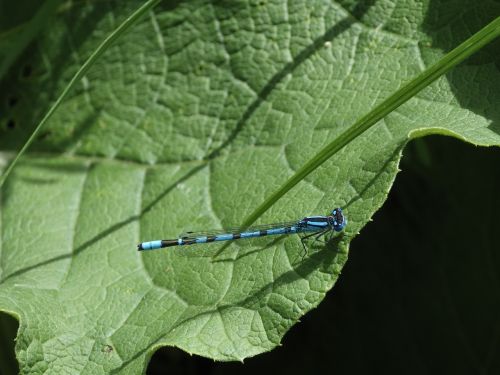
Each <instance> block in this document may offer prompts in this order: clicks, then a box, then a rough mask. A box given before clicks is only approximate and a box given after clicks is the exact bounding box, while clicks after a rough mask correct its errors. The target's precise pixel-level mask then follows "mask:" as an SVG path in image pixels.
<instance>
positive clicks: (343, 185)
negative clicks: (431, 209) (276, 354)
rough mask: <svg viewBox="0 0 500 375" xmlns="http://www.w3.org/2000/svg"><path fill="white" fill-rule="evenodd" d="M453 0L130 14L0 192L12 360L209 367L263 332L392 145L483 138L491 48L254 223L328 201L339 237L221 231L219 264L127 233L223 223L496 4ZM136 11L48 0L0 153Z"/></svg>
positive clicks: (491, 79) (489, 132) (388, 170)
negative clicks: (224, 238) (160, 358)
mask: <svg viewBox="0 0 500 375" xmlns="http://www.w3.org/2000/svg"><path fill="white" fill-rule="evenodd" d="M465 3H466V2H465V1H458V0H457V1H455V3H454V4H447V7H446V9H444V8H443V9H441V8H440V5H439V4H434V2H432V1H431V2H428V3H421V2H415V3H414V2H411V1H408V2H405V4H404V5H403V3H398V4H401V5H395V3H394V2H386V1H378V2H374V3H373V4H372V3H371V2H369V3H366V4H365V3H352V2H345V3H344V2H339V3H331V2H327V1H316V2H314V4H313V3H311V2H292V3H290V2H284V1H275V2H262V1H258V2H217V3H211V2H210V3H207V2H202V1H190V2H185V3H180V2H179V3H172V2H169V3H168V4H167V3H165V4H163V3H162V4H160V6H158V7H157V8H155V10H154V12H150V13H148V14H146V15H145V16H144V17H142V18H141V19H140V20H139V21H138V22H137V23H136V24H135V25H134V27H133V28H132V29H131V30H129V31H128V32H127V34H126V35H123V36H122V37H121V38H120V39H118V40H117V41H116V43H115V44H113V45H112V46H111V47H110V48H109V49H108V50H107V51H106V53H105V54H103V55H102V56H101V57H100V58H99V60H97V62H96V63H95V65H94V66H93V67H92V68H91V69H89V70H88V71H87V72H86V74H85V75H84V76H83V78H82V79H81V81H80V83H79V84H78V85H77V86H76V87H75V89H74V90H73V91H71V92H70V93H69V95H68V97H67V98H66V100H65V101H63V102H62V104H61V105H60V106H59V108H58V109H57V111H56V112H55V113H54V114H53V116H52V117H51V118H50V119H49V120H48V122H47V124H46V126H44V128H43V129H42V130H41V132H40V133H38V135H37V140H36V142H35V143H33V145H32V147H31V148H30V152H29V154H28V155H27V156H26V157H24V158H23V159H22V162H21V163H19V164H18V165H16V167H15V168H14V169H13V173H12V174H11V175H10V176H9V179H8V180H6V183H5V185H4V186H3V189H2V196H1V198H2V201H1V203H2V206H1V230H2V241H1V248H0V254H1V257H0V280H1V282H0V309H2V310H3V311H7V312H9V313H10V314H12V315H15V316H16V317H18V318H19V320H20V328H19V333H18V341H17V343H16V355H17V357H18V359H19V361H20V363H21V370H22V371H23V372H25V373H42V372H44V371H45V372H48V373H51V372H53V373H55V372H57V369H60V368H65V369H66V371H68V372H71V371H72V372H74V373H88V374H98V373H109V372H111V371H113V372H117V373H124V374H126V373H140V372H141V371H143V370H144V367H145V365H146V363H147V361H148V359H149V357H150V356H151V355H152V353H153V352H154V350H155V349H157V348H158V347H161V346H165V345H172V346H177V347H180V348H182V349H184V350H186V351H188V352H190V353H197V354H201V355H203V356H207V357H211V358H214V359H218V360H237V359H243V358H246V357H249V356H253V355H256V354H258V353H261V352H263V351H267V350H270V349H272V348H274V347H275V346H276V345H278V344H279V343H280V341H281V339H282V337H283V335H284V334H285V332H286V331H287V330H288V329H289V328H290V327H291V326H292V325H293V324H295V323H296V322H297V321H298V319H299V318H300V317H301V316H303V315H304V314H305V313H306V312H307V311H309V310H311V309H313V308H314V307H316V306H317V305H318V304H319V303H320V302H321V300H322V299H323V298H324V296H325V293H326V292H327V291H328V290H330V289H331V287H332V286H333V284H334V283H335V281H336V279H337V277H338V275H339V273H340V270H341V268H342V266H343V265H344V263H345V261H346V259H347V248H348V243H349V241H350V240H351V239H352V238H353V236H354V235H356V234H357V232H358V231H359V230H360V229H361V228H362V227H363V226H364V225H365V224H366V223H367V222H368V221H369V219H370V218H371V216H372V215H373V213H374V212H375V211H376V210H377V209H378V208H380V207H381V205H382V204H383V202H384V201H385V199H386V197H387V193H388V191H389V189H390V188H391V186H392V183H393V181H394V178H395V175H396V173H397V168H398V164H399V160H400V157H401V150H402V149H403V148H404V146H405V145H406V143H407V141H408V139H409V138H412V137H419V136H423V135H427V134H436V133H437V134H447V135H452V136H454V137H457V138H460V139H463V140H466V141H468V142H471V143H474V144H477V145H498V144H500V136H499V133H500V127H499V126H498V124H499V119H500V113H499V111H500V109H499V108H498V106H497V105H496V103H498V102H499V101H500V92H499V90H498V87H500V86H499V83H500V74H499V71H498V66H499V65H498V57H497V55H496V54H494V53H490V52H488V51H485V52H481V53H480V54H479V55H476V56H474V57H473V59H472V60H469V61H467V63H465V64H463V65H461V66H459V67H458V68H456V69H454V70H453V71H452V72H451V73H450V74H448V75H447V76H446V78H442V79H440V80H438V81H437V82H436V83H435V84H433V85H432V86H429V87H428V88H427V89H425V90H424V91H422V92H420V93H419V94H418V95H416V96H415V97H413V99H411V100H410V101H409V102H407V103H406V104H404V105H403V106H401V107H399V108H398V109H397V110H395V111H393V112H391V113H390V114H389V115H388V116H386V117H385V118H384V119H383V120H382V121H380V122H379V123H378V124H377V125H375V126H374V127H373V128H371V129H369V130H368V131H366V132H365V133H363V134H361V135H360V136H358V137H357V138H356V139H354V140H353V141H352V142H351V143H350V144H349V145H347V146H346V147H345V148H343V149H342V150H341V151H340V152H339V153H337V154H336V155H335V157H334V158H332V159H329V160H328V161H326V162H325V163H324V164H322V165H321V166H320V167H319V168H318V169H317V170H316V171H315V172H314V173H312V174H310V175H309V176H308V177H307V178H305V179H303V180H301V182H300V183H299V184H298V185H297V186H296V187H295V188H294V189H293V190H291V191H290V192H289V193H288V194H287V195H285V196H284V197H283V198H282V199H281V200H279V201H278V202H276V203H275V204H274V205H273V206H272V207H271V209H270V210H269V211H267V212H266V213H265V215H263V216H262V217H261V218H260V219H259V220H260V222H262V223H266V222H274V221H283V220H291V219H295V218H297V217H300V216H302V215H305V214H325V213H327V212H328V211H329V210H330V209H331V208H332V207H335V206H342V207H344V208H345V211H346V213H347V215H348V218H349V226H348V228H346V229H347V230H346V233H345V234H344V235H343V236H340V237H339V238H338V240H335V241H332V242H330V243H329V244H328V245H327V246H321V245H319V244H318V245H314V246H313V248H312V249H311V251H310V253H309V254H308V256H307V257H306V258H305V259H302V257H301V247H300V244H299V241H298V239H297V238H294V237H290V238H285V239H283V238H279V239H277V240H275V241H269V239H262V240H255V241H241V242H238V243H234V244H232V245H231V246H229V247H228V248H227V249H225V250H224V252H223V253H222V254H221V256H220V257H218V258H217V259H215V260H214V259H213V258H211V257H210V255H212V254H213V253H214V252H215V251H217V250H218V249H219V248H218V247H217V245H211V246H206V247H205V249H204V248H195V249H189V250H185V249H181V250H172V251H156V252H150V253H143V254H139V253H137V252H136V251H135V244H136V243H137V242H139V241H142V240H149V239H157V238H159V237H164V238H170V237H176V236H177V235H178V233H180V232H181V231H183V230H185V229H206V228H216V227H221V226H227V225H235V224H240V223H241V221H242V218H244V217H246V216H247V215H249V214H250V213H251V212H252V211H253V210H254V209H255V207H257V206H258V205H259V204H260V203H261V202H263V201H265V200H266V198H267V197H268V196H269V195H270V194H272V193H273V192H274V191H276V189H277V188H278V187H279V186H281V185H282V184H283V183H284V182H285V181H286V180H287V179H288V178H289V177H290V176H292V175H293V174H294V173H295V171H297V170H298V169H299V168H301V166H303V165H304V163H305V162H307V161H308V160H309V159H310V158H311V157H312V156H313V155H315V154H316V152H317V150H319V149H321V148H322V147H324V146H325V145H327V144H328V143H329V142H330V141H332V140H334V139H336V137H338V135H339V134H340V133H342V132H343V131H345V130H347V129H349V127H350V126H351V125H352V124H353V123H355V122H356V121H357V120H358V119H359V118H360V117H361V116H363V115H364V114H366V113H368V112H369V111H370V110H371V109H372V108H373V107H374V106H375V105H377V104H379V103H381V102H382V101H383V100H384V99H385V98H387V97H388V96H389V95H390V94H391V93H393V92H394V91H395V90H397V89H398V88H400V87H402V86H403V85H404V84H405V83H407V82H408V81H410V80H411V79H412V78H413V77H415V76H416V75H418V74H419V73H420V72H422V71H423V70H424V69H425V68H426V67H427V66H430V65H431V64H433V63H435V62H437V61H440V58H441V57H442V56H443V55H444V51H448V50H450V49H452V48H453V47H455V46H457V45H458V44H459V43H460V42H462V41H463V40H464V39H465V38H466V37H468V36H469V35H470V34H469V35H467V34H464V30H472V31H473V32H475V31H478V30H479V29H480V28H481V27H483V26H485V25H486V24H487V23H488V22H489V21H491V20H492V19H493V17H491V16H490V14H494V15H495V14H499V13H500V12H499V10H500V6H498V5H495V4H494V3H491V4H490V3H488V4H483V5H479V6H478V5H474V14H475V17H466V16H464V13H463V9H464V5H466V4H465ZM141 4H142V3H141V2H136V3H135V4H132V3H131V2H128V3H127V5H126V6H124V5H123V4H122V3H119V2H116V3H115V2H90V3H87V2H85V3H84V2H82V3H79V2H75V3H61V4H60V5H59V6H58V7H56V8H55V11H54V13H53V14H52V16H51V17H45V20H46V22H45V23H44V25H43V30H44V32H43V33H37V34H36V33H33V32H26V35H33V37H34V40H33V42H32V43H31V44H30V45H29V47H27V48H25V50H24V52H23V54H22V56H21V57H20V58H18V59H17V60H16V63H12V64H11V65H10V66H9V71H8V72H9V73H8V74H7V75H6V76H5V77H4V79H3V80H2V83H1V85H2V91H1V94H0V95H1V96H0V103H2V104H1V105H2V108H3V111H2V116H1V117H0V132H1V133H0V150H1V151H2V152H3V154H2V160H3V161H4V163H5V164H6V163H7V161H8V160H11V158H12V156H13V152H14V151H15V150H18V149H19V148H20V147H21V146H22V145H23V144H24V142H25V141H26V139H27V138H28V137H29V136H30V135H31V134H32V133H33V129H34V127H35V125H36V124H37V122H38V121H39V120H40V119H41V118H42V117H43V115H44V114H45V113H46V111H47V108H49V107H50V106H51V104H53V103H54V102H55V101H56V100H57V98H58V96H59V95H60V93H61V92H62V91H63V90H64V89H65V87H67V84H68V82H69V81H70V80H71V78H72V77H73V76H74V74H75V73H76V71H77V70H78V69H79V68H80V67H81V66H82V64H83V62H84V61H85V60H86V59H87V58H88V57H89V56H91V55H92V54H93V53H95V51H96V48H97V46H98V45H99V44H100V43H101V42H102V40H103V39H104V38H105V37H106V36H108V35H109V34H110V33H111V32H112V31H113V30H115V29H116V28H117V27H118V25H120V23H121V22H122V21H124V20H125V19H126V18H127V17H128V16H129V15H130V14H131V13H132V12H133V10H134V9H135V8H137V7H139V6H140V5H141ZM474 4H475V3H474ZM134 5H135V7H134ZM472 6H473V3H472V2H471V4H470V5H469V7H472ZM387 7H390V9H387ZM465 8H467V7H465ZM40 11H41V10H40ZM35 14H39V13H36V12H35ZM467 14H468V13H467ZM32 24H33V23H32V22H26V23H24V24H23V25H20V26H19V27H21V28H22V27H26V28H30V27H35V26H32ZM35 25H36V27H38V28H40V27H41V26H40V21H38V22H36V23H35ZM10 27H12V28H13V27H14V26H10ZM1 29H2V30H4V29H5V26H4V27H1ZM13 34H14V33H5V31H4V34H3V36H2V38H4V39H5V40H2V41H0V46H5V45H10V44H9V43H8V39H9V38H11V37H12V38H13V37H14V36H12V35H13ZM2 53H3V55H8V53H6V52H5V51H2ZM402 225H404V223H403V224H402ZM408 226H409V225H408ZM70 369H71V370H70Z"/></svg>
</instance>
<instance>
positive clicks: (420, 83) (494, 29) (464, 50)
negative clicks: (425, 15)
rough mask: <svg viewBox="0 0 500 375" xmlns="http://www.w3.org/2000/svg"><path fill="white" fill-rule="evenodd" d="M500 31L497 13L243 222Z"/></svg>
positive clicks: (251, 220)
mask: <svg viewBox="0 0 500 375" xmlns="http://www.w3.org/2000/svg"><path fill="white" fill-rule="evenodd" d="M499 35H500V17H498V18H496V19H495V20H494V21H492V22H491V23H489V24H488V25H487V26H485V27H484V28H482V29H481V30H480V31H478V32H477V33H475V34H474V35H473V36H472V37H470V38H469V39H467V40H466V41H465V42H463V43H462V44H460V45H459V46H458V47H456V48H455V49H453V50H452V51H451V52H449V53H448V54H446V55H445V56H444V57H443V58H442V59H441V60H439V61H438V62H437V63H435V64H434V65H432V66H431V67H429V68H428V69H426V70H425V71H423V72H422V73H421V74H420V75H418V76H417V77H416V78H414V79H413V80H412V81H410V82H409V83H408V84H406V85H405V86H403V87H402V88H400V89H399V90H397V91H396V92H395V93H394V94H392V95H391V96H390V97H389V98H387V99H386V100H384V101H383V102H382V103H380V104H379V105H378V106H377V107H375V108H374V109H373V110H372V111H370V112H369V113H368V114H366V115H365V116H363V117H361V118H360V119H359V120H358V121H357V122H356V123H355V124H354V125H353V126H351V127H350V128H348V129H347V130H346V131H345V132H343V133H342V134H340V135H339V136H338V137H337V138H336V139H334V140H333V141H332V142H330V143H329V144H328V145H327V146H326V147H324V148H323V149H322V150H320V151H319V152H318V153H317V154H316V155H315V156H314V157H313V158H311V159H310V160H309V161H308V162H307V163H306V164H304V165H303V166H302V167H301V168H300V169H299V170H298V171H297V172H296V173H295V174H294V175H293V176H292V177H290V178H289V179H288V180H287V181H286V182H285V183H284V184H283V185H282V186H281V187H280V188H279V189H278V190H276V191H275V192H274V193H273V194H272V195H270V196H269V197H268V198H267V199H266V200H265V201H264V202H263V203H262V204H261V205H260V206H259V207H257V209H255V210H254V212H252V214H250V215H249V216H248V217H247V218H246V219H245V221H244V222H243V223H242V226H243V227H248V226H249V225H251V224H252V223H254V222H255V221H256V220H257V219H258V218H259V217H260V216H261V215H262V214H263V213H264V212H266V211H267V210H268V209H269V208H270V207H271V206H272V205H273V204H274V203H275V202H276V201H278V200H279V199H280V198H281V197H282V196H283V195H285V194H286V193H287V192H288V191H289V190H291V189H292V188H293V187H294V186H295V185H297V184H298V183H299V182H300V181H302V180H303V179H304V178H305V177H306V176H307V175H309V174H310V173H312V172H313V171H314V170H315V169H316V168H318V167H319V166H320V165H321V164H323V163H324V162H325V161H327V160H328V159H329V158H331V157H332V156H333V155H334V154H335V153H337V152H338V151H340V150H341V149H342V148H344V147H345V146H346V145H347V144H349V143H350V142H351V141H353V140H354V139H356V137H358V136H359V135H361V134H362V133H363V132H365V131H366V130H368V129H369V128H370V127H372V126H373V125H375V124H376V123H377V122H378V121H380V120H381V119H383V118H384V117H385V116H387V115H388V114H389V113H391V112H392V111H393V110H395V109H396V108H398V107H399V106H401V105H402V104H404V103H405V102H407V101H408V100H409V99H411V98H412V97H414V96H415V95H416V94H417V93H418V92H420V91H421V90H423V89H424V88H426V87H427V86H429V85H430V84H431V83H432V82H434V81H435V80H437V79H438V78H439V77H441V76H442V75H443V74H445V73H446V72H448V71H449V70H450V69H452V68H453V67H454V66H456V65H457V64H459V63H461V62H462V61H464V60H465V59H466V58H467V57H469V56H470V55H472V54H473V53H475V52H477V51H478V50H480V49H481V48H482V47H483V46H485V45H486V44H488V43H490V42H491V41H493V40H494V39H495V38H497V37H498V36H499ZM225 248H226V246H224V247H222V248H221V249H220V250H219V251H218V252H217V254H216V256H217V255H218V254H220V253H221V252H222V251H223V250H224V249H225Z"/></svg>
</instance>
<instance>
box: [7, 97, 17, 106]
mask: <svg viewBox="0 0 500 375" xmlns="http://www.w3.org/2000/svg"><path fill="white" fill-rule="evenodd" d="M18 101H19V99H18V98H17V97H16V96H11V97H9V99H7V105H8V106H9V107H11V108H12V107H14V106H15V105H16V104H17V102H18Z"/></svg>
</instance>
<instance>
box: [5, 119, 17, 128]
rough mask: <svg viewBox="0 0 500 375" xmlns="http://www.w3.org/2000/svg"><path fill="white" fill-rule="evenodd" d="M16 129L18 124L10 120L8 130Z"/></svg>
mask: <svg viewBox="0 0 500 375" xmlns="http://www.w3.org/2000/svg"><path fill="white" fill-rule="evenodd" d="M15 127H16V122H15V121H14V120H13V119H10V120H9V121H7V128H8V129H14V128H15Z"/></svg>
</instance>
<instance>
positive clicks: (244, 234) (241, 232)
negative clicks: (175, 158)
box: [137, 208, 347, 250]
mask: <svg viewBox="0 0 500 375" xmlns="http://www.w3.org/2000/svg"><path fill="white" fill-rule="evenodd" d="M346 224H347V219H346V217H345V216H344V214H343V212H342V209H341V208H335V209H334V210H333V211H332V213H331V215H329V216H307V217H304V218H303V219H300V220H296V221H290V222H286V223H275V224H267V225H260V226H254V227H248V228H246V229H242V228H231V229H225V230H218V231H209V232H186V233H183V234H181V235H180V236H179V238H176V239H172V240H156V241H148V242H142V243H140V244H139V245H137V250H155V249H160V248H163V247H170V246H184V245H194V244H203V243H209V242H215V241H232V240H238V239H242V238H255V237H263V236H272V235H278V234H292V233H307V234H306V235H305V236H302V237H301V241H302V245H304V243H303V241H304V240H306V239H307V238H309V237H312V236H315V237H316V239H318V238H320V237H321V236H323V235H325V234H326V233H328V232H332V231H336V232H340V231H341V230H342V229H344V227H345V226H346ZM304 248H305V246H304Z"/></svg>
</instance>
